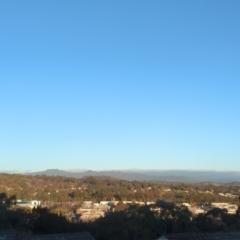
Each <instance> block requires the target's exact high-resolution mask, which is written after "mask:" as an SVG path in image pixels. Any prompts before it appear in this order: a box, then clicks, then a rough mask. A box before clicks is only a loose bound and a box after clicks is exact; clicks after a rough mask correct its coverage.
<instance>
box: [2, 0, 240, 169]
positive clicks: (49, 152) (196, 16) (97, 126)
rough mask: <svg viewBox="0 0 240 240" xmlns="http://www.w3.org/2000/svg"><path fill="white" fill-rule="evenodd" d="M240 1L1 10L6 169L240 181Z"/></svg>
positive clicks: (39, 4)
mask: <svg viewBox="0 0 240 240" xmlns="http://www.w3.org/2000/svg"><path fill="white" fill-rule="evenodd" d="M239 9H240V1H238V0H231V1H221V0H212V1H207V0H205V1H204V0H203V1H192V0H189V1H179V0H175V1H159V0H156V1H150V2H149V1H140V0H138V1H78V0H76V1H61V0H58V1H49V0H48V1H44V0H42V1H1V2H0V23H1V24H0V66H1V67H0V69H1V71H0V169H1V170H14V169H15V170H19V171H26V170H29V171H38V170H45V169H48V168H59V169H72V168H80V169H81V168H83V169H92V170H101V169H129V168H141V169H206V170H209V169H213V170H240V165H239V160H240V137H239V136H240V120H239V119H240V59H239V56H240V44H239V43H240V31H239V24H240V14H239Z"/></svg>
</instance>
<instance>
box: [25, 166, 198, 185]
mask: <svg viewBox="0 0 240 240" xmlns="http://www.w3.org/2000/svg"><path fill="white" fill-rule="evenodd" d="M26 174H27V175H33V176H35V175H46V176H64V177H74V178H82V177H87V176H96V177H97V176H99V177H100V176H106V177H113V178H117V179H123V180H128V181H134V180H137V181H144V180H145V181H167V182H188V183H190V182H196V180H195V179H193V178H189V177H185V176H156V175H147V174H142V173H138V172H137V173H136V172H122V171H99V172H98V171H91V170H88V171H86V172H68V171H63V170H59V169H48V170H46V171H42V172H33V173H26Z"/></svg>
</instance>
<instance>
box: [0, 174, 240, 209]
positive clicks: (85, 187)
mask: <svg viewBox="0 0 240 240" xmlns="http://www.w3.org/2000/svg"><path fill="white" fill-rule="evenodd" d="M239 187H240V184H214V183H202V184H184V183H166V182H146V181H143V182H140V181H126V180H117V179H111V178H107V177H85V178H81V179H77V178H66V177H49V176H45V175H41V176H26V175H16V174H0V192H6V193H7V194H8V195H9V196H10V195H15V196H16V198H17V199H26V200H31V199H37V200H41V201H52V202H68V201H73V202H81V201H84V200H93V201H96V202H97V201H103V200H132V201H143V202H147V201H154V202H155V201H156V200H157V199H164V200H166V201H172V202H189V203H195V204H204V203H211V202H229V203H234V204H237V203H238V198H237V197H235V198H234V197H226V196H222V195H219V193H229V194H234V195H239Z"/></svg>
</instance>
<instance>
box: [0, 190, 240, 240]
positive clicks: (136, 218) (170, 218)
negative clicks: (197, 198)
mask: <svg viewBox="0 0 240 240" xmlns="http://www.w3.org/2000/svg"><path fill="white" fill-rule="evenodd" d="M153 209H156V210H153ZM157 209H161V211H157ZM0 212H1V214H0V216H1V217H0V229H4V228H14V229H15V230H16V231H17V233H18V234H19V235H29V234H49V233H61V232H76V231H90V232H91V233H92V234H93V235H94V236H95V238H96V239H97V240H106V239H108V240H118V239H125V240H128V239H129V240H130V239H131V240H137V239H155V238H156V237H158V236H160V235H161V234H163V233H176V232H192V231H199V232H206V231H225V230H240V214H239V211H237V213H236V214H235V215H228V214H227V212H226V211H225V210H222V209H212V210H210V211H208V212H207V213H206V214H200V215H198V216H193V215H192V214H191V212H189V210H188V209H187V208H186V207H184V206H178V205H176V204H173V203H166V202H164V201H157V202H156V204H154V205H152V206H146V205H145V206H139V205H126V206H125V207H124V208H121V206H120V207H119V208H116V211H115V212H113V213H110V214H109V215H107V216H106V217H103V218H100V219H98V220H96V221H95V222H91V223H81V222H78V223H72V222H69V221H67V219H66V218H64V217H63V216H62V215H61V213H60V214H55V213H51V212H50V211H49V210H48V209H47V208H36V209H35V208H34V209H33V210H31V211H30V210H28V211H26V210H22V209H18V208H16V207H15V197H14V196H10V197H8V196H7V195H6V194H4V193H2V194H1V195H0Z"/></svg>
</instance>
